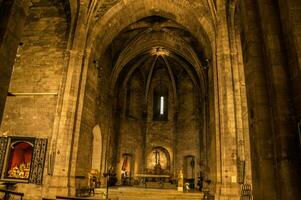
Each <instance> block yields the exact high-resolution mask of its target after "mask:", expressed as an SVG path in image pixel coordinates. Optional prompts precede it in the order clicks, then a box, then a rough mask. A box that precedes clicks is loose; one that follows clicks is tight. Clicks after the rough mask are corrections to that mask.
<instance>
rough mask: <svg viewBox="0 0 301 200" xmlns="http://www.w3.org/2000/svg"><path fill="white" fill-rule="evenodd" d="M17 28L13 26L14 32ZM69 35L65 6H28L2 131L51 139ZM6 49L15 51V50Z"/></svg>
mask: <svg viewBox="0 0 301 200" xmlns="http://www.w3.org/2000/svg"><path fill="white" fill-rule="evenodd" d="M12 17H14V18H13V19H14V20H18V18H20V16H19V15H13V16H12ZM16 31H17V32H16ZM18 31H20V30H14V32H15V33H18ZM15 33H13V34H11V36H13V35H14V34H15ZM66 35H67V21H66V16H65V14H64V10H63V7H62V6H60V5H53V4H51V3H49V2H45V1H44V2H43V1H41V2H39V3H37V4H35V6H33V7H32V8H31V9H30V10H29V13H28V16H27V18H26V20H25V27H24V31H23V32H22V36H21V40H20V42H22V45H20V46H19V49H18V53H17V56H16V62H15V64H14V67H13V73H12V76H11V79H10V86H9V92H10V93H11V94H13V96H9V97H8V98H7V100H6V105H5V111H4V117H3V121H2V126H1V132H7V134H8V135H18V136H31V137H46V138H48V141H50V140H51V137H52V132H53V123H54V118H55V115H56V111H57V103H58V102H57V100H58V95H59V94H60V93H61V92H62V90H61V84H62V80H63V73H64V70H66V66H65V65H64V64H65V63H64V52H65V49H66V44H67V42H66ZM6 41H8V40H6ZM10 45H13V43H10ZM6 49H10V48H9V47H6ZM6 52H9V53H11V54H13V53H14V50H13V51H6ZM9 57H11V58H12V57H13V55H11V56H9ZM1 80H2V78H1ZM45 169H47V161H46V167H45ZM46 174H47V171H46V170H44V183H46V182H47V178H48V177H47V175H46ZM32 187H33V185H26V187H25V186H22V187H20V188H19V189H20V191H23V192H24V191H25V190H26V189H28V191H29V190H32ZM34 187H35V188H36V189H37V190H35V191H36V192H37V193H40V192H41V191H39V190H40V189H41V188H40V187H37V186H34ZM27 193H28V194H30V195H27V198H31V199H34V196H35V194H36V193H35V192H27Z"/></svg>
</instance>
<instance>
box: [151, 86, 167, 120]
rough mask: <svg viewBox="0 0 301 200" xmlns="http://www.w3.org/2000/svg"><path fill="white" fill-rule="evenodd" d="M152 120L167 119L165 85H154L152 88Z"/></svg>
mask: <svg viewBox="0 0 301 200" xmlns="http://www.w3.org/2000/svg"><path fill="white" fill-rule="evenodd" d="M153 120H154V121H167V120H168V88H167V87H165V86H160V87H156V88H155V89H154V96H153Z"/></svg>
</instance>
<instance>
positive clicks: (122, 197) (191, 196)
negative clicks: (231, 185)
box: [95, 187, 203, 200]
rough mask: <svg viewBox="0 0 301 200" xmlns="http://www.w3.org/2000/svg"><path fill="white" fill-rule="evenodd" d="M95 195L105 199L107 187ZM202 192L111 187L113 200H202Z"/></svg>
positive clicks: (110, 195)
mask: <svg viewBox="0 0 301 200" xmlns="http://www.w3.org/2000/svg"><path fill="white" fill-rule="evenodd" d="M95 192H96V195H95V197H99V199H101V198H103V199H105V196H104V195H103V194H104V193H105V192H106V189H105V188H100V189H97V190H96V191H95ZM202 197H203V193H201V192H194V191H192V192H185V193H183V192H178V191H176V190H175V189H149V188H146V189H145V188H136V187H113V188H110V189H109V199H111V200H171V199H175V200H200V199H202Z"/></svg>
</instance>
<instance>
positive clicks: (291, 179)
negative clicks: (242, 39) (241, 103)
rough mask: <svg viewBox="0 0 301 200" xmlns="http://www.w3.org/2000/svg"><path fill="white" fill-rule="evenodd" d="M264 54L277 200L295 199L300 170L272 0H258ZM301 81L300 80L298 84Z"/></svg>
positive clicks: (283, 52)
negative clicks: (275, 162)
mask: <svg viewBox="0 0 301 200" xmlns="http://www.w3.org/2000/svg"><path fill="white" fill-rule="evenodd" d="M257 3H258V9H259V15H260V18H261V20H260V22H261V28H262V37H263V41H264V50H265V51H264V54H265V58H266V64H267V66H266V67H267V74H268V82H269V91H270V98H271V99H270V102H271V105H272V109H273V110H272V114H273V123H274V124H273V125H274V131H275V141H274V142H275V151H276V160H277V165H276V166H277V173H278V180H277V182H278V187H277V191H279V196H278V198H279V199H283V200H284V199H292V200H293V199H297V198H298V197H299V196H300V195H301V191H300V189H299V184H300V178H299V177H301V171H300V157H299V144H298V135H297V131H296V130H297V127H296V126H294V125H295V123H294V107H293V104H292V102H293V100H292V96H291V90H290V83H289V71H288V68H289V67H288V63H287V60H286V51H285V48H284V43H283V38H282V37H283V36H282V34H281V24H280V17H279V13H278V7H277V5H276V3H274V2H273V1H272V0H265V1H261V0H258V1H257ZM299 84H300V83H299Z"/></svg>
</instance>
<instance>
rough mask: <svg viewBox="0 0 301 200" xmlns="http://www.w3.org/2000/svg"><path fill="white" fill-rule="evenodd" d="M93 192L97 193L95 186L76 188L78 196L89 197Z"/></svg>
mask: <svg viewBox="0 0 301 200" xmlns="http://www.w3.org/2000/svg"><path fill="white" fill-rule="evenodd" d="M92 194H93V196H94V195H95V191H94V188H90V187H83V188H77V189H76V196H77V197H89V196H91V195H92Z"/></svg>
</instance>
